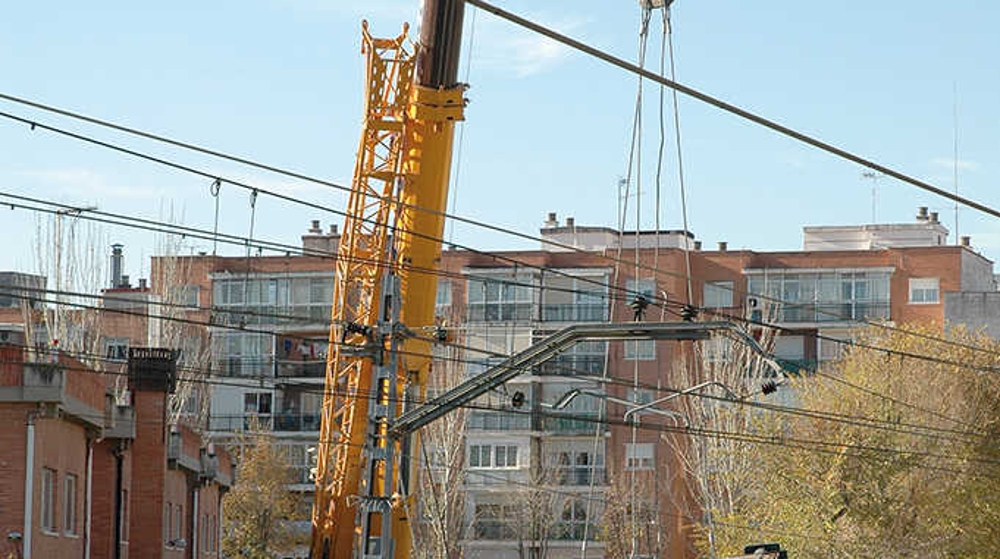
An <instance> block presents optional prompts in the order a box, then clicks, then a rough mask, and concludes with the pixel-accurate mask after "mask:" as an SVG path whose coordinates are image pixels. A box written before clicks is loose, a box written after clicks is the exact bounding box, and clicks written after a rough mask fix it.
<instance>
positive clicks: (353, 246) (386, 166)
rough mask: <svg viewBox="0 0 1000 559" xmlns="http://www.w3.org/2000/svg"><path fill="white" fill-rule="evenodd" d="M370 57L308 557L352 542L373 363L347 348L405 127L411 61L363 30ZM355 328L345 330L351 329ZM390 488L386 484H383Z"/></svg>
mask: <svg viewBox="0 0 1000 559" xmlns="http://www.w3.org/2000/svg"><path fill="white" fill-rule="evenodd" d="M362 36H363V40H362V52H363V53H364V55H365V60H366V78H367V79H366V83H365V97H364V121H363V123H362V131H361V141H360V147H359V149H358V154H357V160H356V163H355V168H354V179H353V183H352V188H351V195H350V199H349V202H348V211H347V218H346V220H345V225H344V229H343V234H342V237H341V240H340V248H339V250H338V255H339V257H338V258H337V263H336V279H335V283H334V294H333V308H332V312H331V328H330V348H329V351H328V353H327V355H328V357H327V369H326V384H325V389H324V394H323V407H322V417H321V422H320V439H319V443H318V445H317V471H316V496H315V504H314V506H313V533H312V543H311V555H312V557H314V558H316V559H319V558H323V557H329V558H343V559H347V558H349V557H351V555H352V551H353V548H354V546H355V540H356V529H355V519H356V516H357V511H356V506H355V501H354V497H355V496H356V495H357V493H358V488H359V483H361V481H362V480H360V479H359V478H360V472H361V447H362V443H363V442H364V438H365V430H366V428H367V427H368V426H367V406H368V396H369V394H370V392H371V390H372V389H373V387H372V383H371V370H372V362H371V360H370V359H369V358H366V357H363V356H361V355H359V354H358V353H356V352H352V351H351V349H355V348H364V347H366V346H368V345H369V344H370V342H371V340H370V339H369V336H367V335H366V334H365V333H364V329H365V327H369V328H370V327H373V326H375V325H376V323H377V321H378V310H379V305H378V301H379V298H380V295H381V288H382V278H383V277H384V275H385V272H386V266H385V265H384V264H383V263H385V262H386V258H387V255H388V254H389V251H388V248H389V247H387V242H388V239H389V235H388V232H389V230H390V228H392V227H393V226H394V225H395V223H394V221H395V218H394V215H395V214H394V210H395V209H396V208H395V206H396V197H397V194H398V192H399V188H398V187H399V186H400V185H402V183H403V177H402V172H403V168H402V167H403V166H402V160H403V154H404V149H403V144H404V142H405V134H404V128H405V127H404V126H403V122H404V121H405V119H406V110H407V108H408V106H409V103H410V88H411V86H412V83H413V70H414V64H415V59H414V58H413V55H412V53H411V52H409V51H408V50H407V48H406V45H405V44H404V43H405V41H406V28H405V27H404V29H403V32H402V33H401V34H400V35H399V36H398V37H396V38H394V39H376V38H373V37H371V35H370V34H369V33H368V26H367V24H364V25H363V29H362ZM349 324H350V325H353V326H355V328H351V329H348V328H347V325H349ZM389 482H390V483H392V480H389Z"/></svg>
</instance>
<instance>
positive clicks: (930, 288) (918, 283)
mask: <svg viewBox="0 0 1000 559" xmlns="http://www.w3.org/2000/svg"><path fill="white" fill-rule="evenodd" d="M932 295H933V299H931V298H930V297H931V296H932ZM940 302H941V278H910V298H909V303H910V304H911V305H937V304H938V303H940Z"/></svg>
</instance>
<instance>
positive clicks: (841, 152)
mask: <svg viewBox="0 0 1000 559" xmlns="http://www.w3.org/2000/svg"><path fill="white" fill-rule="evenodd" d="M467 3H469V4H471V5H473V6H475V7H477V8H479V9H482V10H485V11H487V12H489V13H491V14H493V15H495V16H497V17H499V18H501V19H505V20H507V21H509V22H511V23H513V24H515V25H518V26H520V27H524V28H526V29H529V30H531V31H533V32H535V33H538V34H541V35H544V36H545V37H548V38H549V39H551V40H553V41H556V42H558V43H561V44H563V45H566V46H568V47H570V48H572V49H574V50H578V51H580V52H583V53H585V54H588V55H590V56H592V57H595V58H598V59H600V60H603V61H604V62H607V63H609V64H611V65H613V66H617V67H618V68H621V69H622V70H626V71H628V72H631V73H633V74H637V75H639V76H641V77H643V78H645V79H648V80H650V81H653V82H656V83H659V84H662V85H665V86H667V87H669V88H671V89H673V90H675V91H678V92H680V93H683V94H684V95H687V96H688V97H691V98H693V99H696V100H698V101H701V102H703V103H707V104H709V105H712V106H714V107H716V108H718V109H721V110H723V111H725V112H727V113H730V114H733V115H736V116H738V117H741V118H743V119H745V120H748V121H750V122H753V123H754V124H758V125H760V126H764V127H765V128H769V129H771V130H773V131H775V132H778V133H779V134H782V135H784V136H788V137H790V138H793V139H795V140H798V141H800V142H803V143H805V144H808V145H810V146H812V147H815V148H818V149H820V150H822V151H825V152H827V153H830V154H832V155H835V156H837V157H840V158H841V159H846V160H848V161H850V162H852V163H857V164H858V165H861V166H863V167H867V168H869V169H872V170H873V171H876V172H879V173H882V174H884V175H888V176H890V177H892V178H894V179H897V180H899V181H902V182H905V183H908V184H910V185H912V186H915V187H917V188H919V189H921V190H926V191H928V192H931V193H933V194H936V195H938V196H941V197H944V198H947V199H949V200H952V201H953V202H957V203H959V204H962V205H965V206H968V207H970V208H972V209H975V210H978V211H980V212H983V213H985V214H988V215H991V216H993V217H1000V210H997V209H994V208H991V207H989V206H986V205H985V204H981V203H979V202H976V201H974V200H970V199H968V198H964V197H962V196H958V195H957V194H953V193H951V192H948V191H947V190H944V189H942V188H938V187H936V186H934V185H932V184H930V183H927V182H924V181H922V180H919V179H917V178H914V177H911V176H909V175H906V174H904V173H902V172H900V171H896V170H894V169H891V168H889V167H886V166H884V165H881V164H879V163H876V162H875V161H873V160H871V159H867V158H864V157H861V156H859V155H856V154H854V153H852V152H849V151H847V150H845V149H842V148H838V147H836V146H834V145H832V144H829V143H826V142H824V141H822V140H819V139H816V138H814V137H812V136H809V135H807V134H804V133H802V132H799V131H797V130H794V129H792V128H789V127H788V126H785V125H783V124H779V123H778V122H776V121H773V120H769V119H767V118H764V117H762V116H760V115H757V114H755V113H752V112H750V111H748V110H746V109H741V108H740V107H737V106H736V105H732V104H730V103H727V102H725V101H723V100H721V99H719V98H717V97H713V96H711V95H708V94H706V93H702V92H701V91H698V90H697V89H694V88H692V87H688V86H686V85H684V84H681V83H679V82H676V81H673V80H670V79H667V78H666V77H663V76H659V75H657V74H656V73H654V72H650V71H649V70H646V69H644V68H640V67H639V66H637V65H635V64H633V63H631V62H628V61H627V60H624V59H621V58H618V57H616V56H613V55H611V54H608V53H606V52H604V51H602V50H599V49H597V48H594V47H592V46H590V45H587V44H585V43H583V42H581V41H578V40H576V39H573V38H571V37H569V36H567V35H564V34H562V33H559V32H557V31H554V30H552V29H549V28H547V27H544V26H542V25H540V24H538V23H535V22H533V21H530V20H528V19H526V18H523V17H521V16H518V15H516V14H514V13H511V12H509V11H507V10H504V9H502V8H500V7H497V6H495V5H493V4H490V3H489V2H485V1H484V0H467Z"/></svg>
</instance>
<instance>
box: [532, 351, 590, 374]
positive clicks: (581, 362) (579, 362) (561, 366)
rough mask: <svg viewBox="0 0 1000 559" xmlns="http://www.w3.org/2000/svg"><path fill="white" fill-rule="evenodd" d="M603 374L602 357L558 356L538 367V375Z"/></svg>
mask: <svg viewBox="0 0 1000 559" xmlns="http://www.w3.org/2000/svg"><path fill="white" fill-rule="evenodd" d="M602 372H604V356H603V355H560V356H559V357H555V358H553V359H550V360H548V361H546V362H545V363H542V364H541V366H539V367H538V374H540V375H555V376H576V375H600V374H601V373H602Z"/></svg>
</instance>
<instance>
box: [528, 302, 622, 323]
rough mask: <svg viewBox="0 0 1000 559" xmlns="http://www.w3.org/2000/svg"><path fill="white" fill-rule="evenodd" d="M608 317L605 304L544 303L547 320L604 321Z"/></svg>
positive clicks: (544, 315)
mask: <svg viewBox="0 0 1000 559" xmlns="http://www.w3.org/2000/svg"><path fill="white" fill-rule="evenodd" d="M607 319H608V306H607V305H604V304H563V305H542V320H543V321H546V322H602V321H605V320H607Z"/></svg>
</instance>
